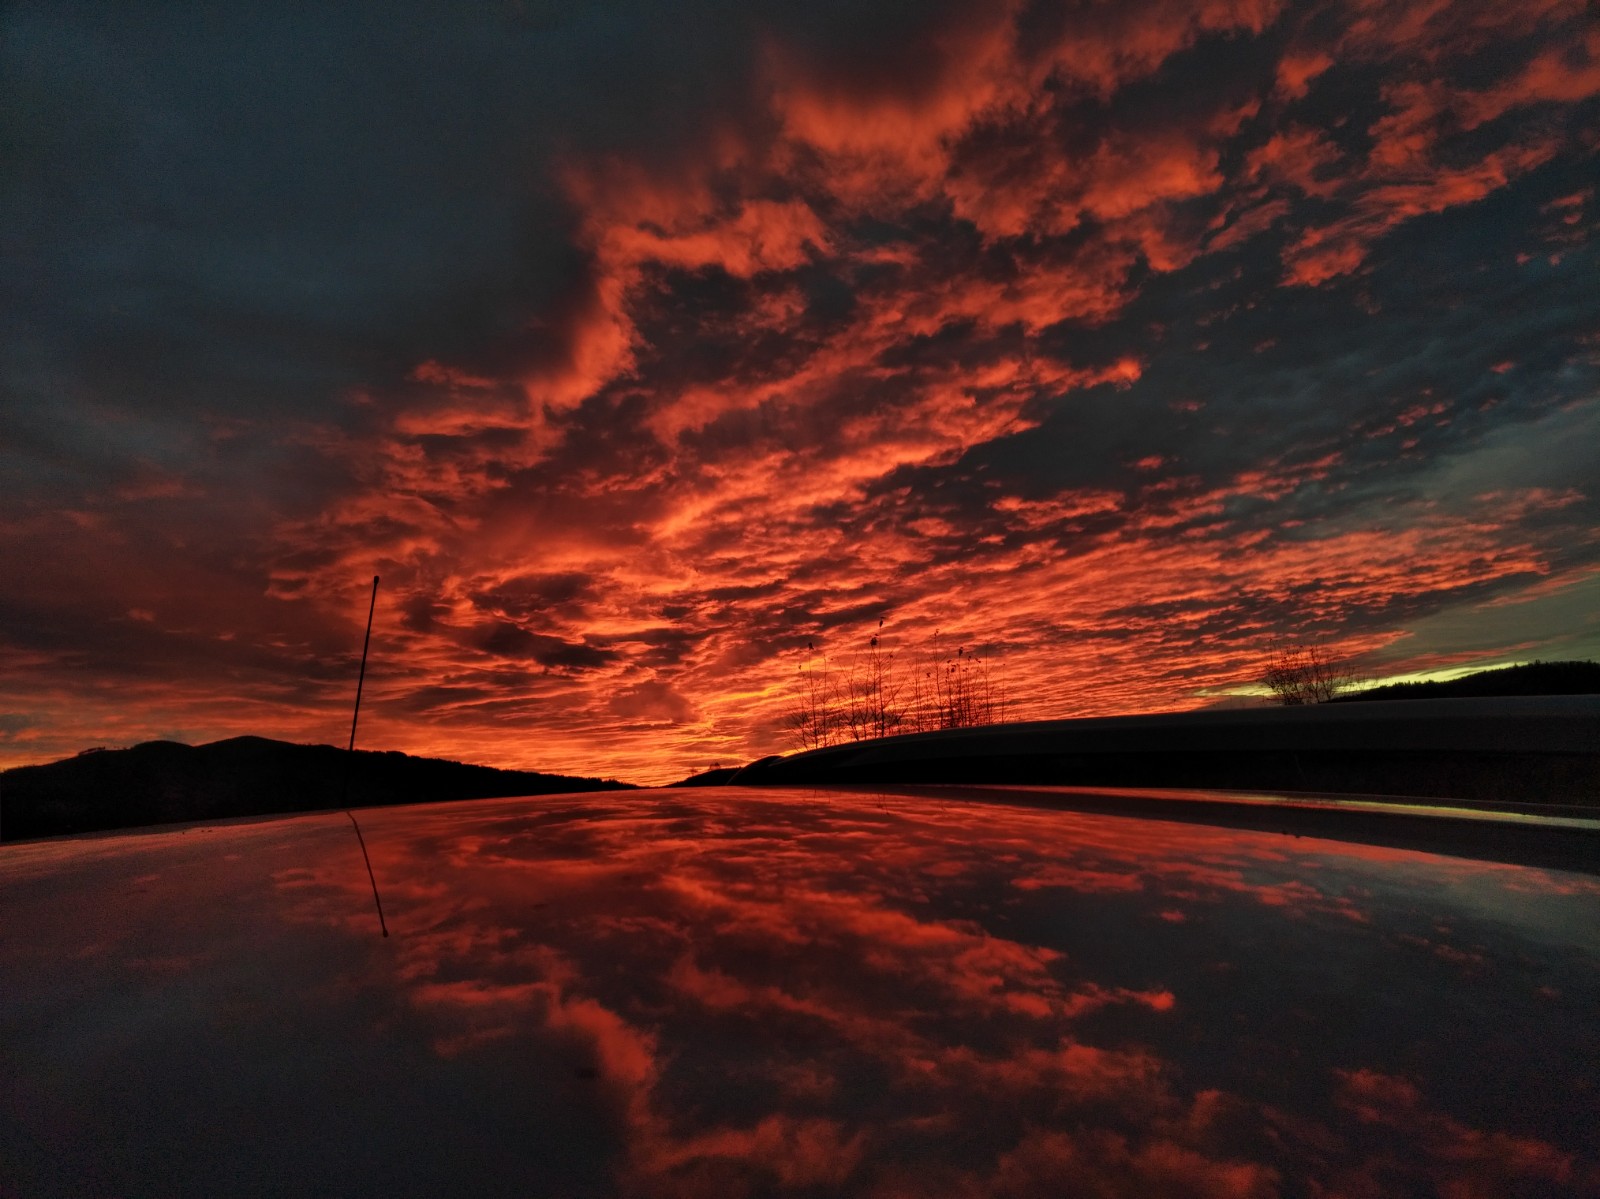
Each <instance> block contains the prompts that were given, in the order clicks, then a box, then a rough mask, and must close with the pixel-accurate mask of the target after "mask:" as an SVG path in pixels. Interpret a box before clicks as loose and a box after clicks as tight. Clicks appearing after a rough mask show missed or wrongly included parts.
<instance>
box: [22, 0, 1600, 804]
mask: <svg viewBox="0 0 1600 1199" xmlns="http://www.w3.org/2000/svg"><path fill="white" fill-rule="evenodd" d="M0 21H3V22H4V23H5V31H4V37H3V38H0V45H3V47H4V48H3V49H0V54H3V55H4V56H5V58H6V62H5V64H4V70H3V71H0V79H3V80H4V82H3V83H0V88H4V90H5V92H6V97H5V98H6V101H7V103H6V109H7V111H9V112H12V113H14V114H16V115H15V116H14V117H11V118H8V121H10V122H12V123H13V124H14V126H15V138H14V140H15V141H16V144H17V145H18V147H19V148H20V149H19V154H18V165H17V166H16V167H15V168H13V169H12V170H11V171H10V172H9V173H8V182H7V187H6V188H5V190H4V192H3V193H0V204H3V205H4V212H5V216H6V220H5V228H6V229H7V234H6V241H5V246H6V257H7V260H8V263H12V264H13V265H11V266H9V267H8V270H7V271H6V272H5V274H6V275H7V276H8V278H7V279H6V281H5V282H4V283H3V284H0V286H4V287H5V288H6V291H7V296H6V301H7V302H6V305H5V311H6V313H7V314H8V315H7V319H6V321H5V323H4V328H3V330H0V336H3V337H4V340H5V352H4V353H3V354H0V362H3V363H4V365H3V366H0V378H3V380H4V384H5V386H4V399H3V401H0V402H3V404H4V416H3V419H4V424H5V429H6V435H5V437H4V439H3V444H0V462H3V463H4V477H5V479H6V488H5V494H4V496H3V498H0V505H3V507H0V567H3V570H0V576H3V577H0V764H5V765H11V764H17V763H21V762H27V761H38V760H45V759H49V758H52V757H58V756H62V755H65V754H69V753H71V752H73V751H75V750H77V749H80V748H83V747H84V746H87V745H94V744H127V743H131V742H134V741H138V740H144V739H148V738H152V737H173V738H176V739H180V740H186V741H191V742H194V741H203V740H211V739H215V738H217V737H223V736H229V735H233V734H236V733H245V732H249V733H258V734H262V735H267V736H277V737H283V738H287V739H293V740H309V741H335V742H342V740H343V737H344V736H345V735H346V732H347V728H348V725H347V722H348V710H349V704H350V701H351V699H352V693H353V687H354V678H355V666H356V658H357V655H358V654H359V650H360V643H361V622H362V620H363V618H364V617H365V614H366V602H367V594H368V589H369V587H370V581H371V577H372V575H373V574H374V573H378V574H381V575H382V577H383V587H382V590H381V592H380V595H379V601H378V609H377V621H376V627H375V630H374V634H373V646H372V663H371V666H370V668H369V673H368V691H367V697H366V700H365V701H364V705H363V731H362V737H361V744H363V745H364V746H367V747H369V748H383V749H402V750H407V751H411V752H419V753H429V754H436V755H440V756H446V757H453V758H460V759H464V760H469V761H479V762H487V763H492V764H497V765H506V766H524V767H529V768H542V769H549V770H561V771H570V772H578V773H585V774H605V775H615V776H618V777H622V778H626V779H630V780H634V781H644V782H660V781H667V780H670V779H673V778H677V777H681V776H682V775H684V774H686V773H688V772H690V771H692V770H696V769H701V768H703V767H705V766H706V765H707V764H709V763H711V762H713V761H720V762H723V763H733V762H739V761H744V760H747V759H749V758H752V757H755V756H758V755H761V754H764V753H769V752H781V751H784V750H787V749H790V748H793V742H792V740H791V739H790V737H789V735H788V734H787V733H786V732H785V729H784V717H785V714H786V712H787V710H788V708H789V707H790V706H791V704H792V697H793V690H794V687H793V680H794V678H795V676H796V673H797V671H798V670H799V669H800V668H801V667H802V666H804V667H808V668H813V669H815V668H821V667H822V666H823V665H824V660H826V664H827V666H828V667H829V668H831V669H834V670H846V669H848V667H849V664H850V662H851V661H852V658H853V656H854V655H855V654H857V653H859V652H860V651H862V650H864V649H865V648H866V645H867V641H868V638H869V637H871V636H872V635H873V634H874V633H875V632H877V630H878V627H879V621H880V620H881V621H882V622H883V626H882V628H883V638H884V644H885V646H886V647H887V648H888V649H890V650H892V651H894V652H895V653H896V654H897V655H899V660H900V661H902V662H909V661H910V660H912V659H913V658H916V657H918V656H919V655H926V654H928V653H930V652H931V651H932V647H933V637H934V635H935V633H937V634H938V635H939V643H940V645H941V646H943V647H945V648H946V649H948V648H951V647H956V646H962V647H966V648H968V649H971V650H973V651H975V652H980V653H982V654H984V655H986V656H988V657H989V659H990V661H991V662H992V663H993V664H994V669H995V671H996V672H997V674H998V676H999V677H1001V678H1003V681H1004V686H1005V689H1006V692H1007V695H1008V700H1009V714H1010V715H1013V716H1016V717H1021V718H1026V717H1041V718H1042V717H1055V716H1068V715H1080V714H1081V715H1089V714H1097V715H1098V714H1112V713H1121V712H1138V711H1150V710H1161V709H1175V708H1184V707H1192V706H1197V705H1200V704H1205V703H1210V702H1215V701H1216V700H1217V699H1218V698H1219V697H1223V696H1226V695H1228V694H1230V693H1234V692H1238V691H1241V690H1244V689H1247V688H1248V687H1249V686H1250V685H1251V684H1252V683H1254V682H1255V680H1257V679H1258V678H1259V676H1260V674H1261V671H1262V667H1263V664H1264V662H1265V660H1266V658H1267V656H1268V655H1269V653H1270V652H1271V650H1272V647H1273V645H1274V643H1276V642H1280V641H1285V640H1287V641H1307V642H1313V643H1317V644H1321V645H1324V646H1326V647H1328V648H1329V649H1330V650H1331V651H1333V652H1337V653H1340V654H1346V655H1352V656H1357V657H1358V659H1359V664H1360V666H1361V668H1362V669H1364V670H1366V671H1367V672H1369V673H1371V674H1373V675H1378V676H1382V675H1391V674H1397V673H1403V672H1407V671H1415V670H1425V669H1431V668H1438V667H1443V666H1450V665H1457V664H1473V663H1483V664H1489V663H1495V662H1505V661H1514V660H1527V659H1529V658H1534V657H1544V658H1558V657H1575V656H1576V657H1587V656H1594V655H1595V654H1596V653H1597V651H1600V626H1597V624H1596V619H1595V615H1594V614H1595V612H1596V611H1597V610H1600V602H1597V601H1600V573H1597V572H1600V536H1597V533H1600V497H1597V496H1596V494H1595V491H1596V489H1595V486H1594V478H1593V476H1594V452H1593V448H1592V447H1593V446H1594V445H1595V444H1596V443H1597V441H1600V405H1597V404H1596V395H1597V388H1596V382H1597V379H1600V370H1597V366H1600V315H1597V314H1600V285H1597V283H1596V280H1597V279H1600V271H1597V270H1596V262H1595V258H1596V253H1595V237H1594V231H1595V227H1596V217H1597V212H1600V207H1597V200H1596V192H1595V183H1594V180H1595V178H1596V177H1597V172H1596V153H1597V146H1600V99H1597V95H1600V26H1597V25H1596V23H1595V20H1594V17H1593V13H1592V10H1590V9H1588V8H1586V6H1585V5H1584V4H1582V3H1579V2H1576V0H1568V2H1548V0H1535V2H1530V3H1525V4H1511V3H1502V2H1484V3H1455V4H1442V3H1437V2H1433V0H1408V2H1393V3H1391V2H1383V0H1348V2H1345V3H1322V4H1288V3H1273V2H1271V0H1238V2H1236V3H1228V2H1220V0H1213V2H1202V3H1179V2H1176V0H1156V2H1151V3H1121V2H1119V3H1103V4H1095V3H1082V4H1055V5H1051V4H1032V5H1024V4H1017V3H1011V4H981V5H980V4H973V3H943V4H914V5H913V4H905V5H886V6H877V7H873V8H871V9H869V10H865V11H863V10H861V9H860V8H859V6H856V5H844V4H840V5H838V6H836V7H834V8H829V7H826V6H824V7H820V8H812V7H811V6H807V11H806V14H805V15H799V14H798V13H797V12H796V11H795V9H794V6H788V5H774V6H770V7H769V6H763V5H759V4H758V5H754V6H751V7H748V8H747V9H744V10H742V11H741V12H740V14H739V15H738V16H737V17H730V16H728V15H727V14H726V13H723V12H722V11H721V10H713V9H712V8H710V7H704V8H702V7H698V6H693V5H690V6H688V7H684V8H681V9H674V11H673V12H671V13H665V12H660V11H657V6H651V5H644V6H639V7H637V8H631V7H628V6H623V5H609V4H608V5H605V6H596V7H584V6H582V5H575V6H571V5H563V6H562V7H560V8H559V9H556V8H549V9H545V8H542V7H540V6H537V5H524V6H508V7H507V8H505V9H504V10H497V11H495V12H493V13H485V14H480V15H478V16H473V17H467V16H463V15H461V14H460V13H445V12H432V11H430V10H426V9H424V8H420V7H419V8H417V9H414V10H408V11H407V12H406V14H405V15H404V16H403V17H401V16H400V15H399V13H398V12H397V10H395V9H393V8H392V7H389V6H378V7H372V8H367V7H362V6H359V5H351V6H348V7H339V8H337V9H333V10H330V11H327V12H321V13H318V14H314V15H307V14H300V15H296V16H291V15H284V14H279V15H263V14H262V13H261V12H259V11H256V10H255V9H253V8H252V7H250V6H239V7H238V8H237V9H233V10H229V9H227V8H222V9H207V10H206V13H205V14H204V15H203V17H202V16H201V15H198V14H197V13H196V12H194V11H191V10H188V9H184V8H180V7H177V6H172V7H160V6H157V7H154V8H150V9H148V10H144V9H141V12H140V13H139V14H137V15H114V16H111V17H107V16H106V15H105V14H104V13H100V12H98V11H91V10H89V9H83V10H79V9H76V8H74V7H73V6H71V5H61V4H49V5H29V4H21V5H14V6H9V7H8V9H7V11H6V14H5V15H4V16H3V17H0Z"/></svg>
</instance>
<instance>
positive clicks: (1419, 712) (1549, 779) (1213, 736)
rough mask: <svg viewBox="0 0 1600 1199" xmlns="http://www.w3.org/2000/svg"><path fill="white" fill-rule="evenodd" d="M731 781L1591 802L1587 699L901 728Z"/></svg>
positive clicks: (1594, 728) (1595, 720) (1594, 790)
mask: <svg viewBox="0 0 1600 1199" xmlns="http://www.w3.org/2000/svg"><path fill="white" fill-rule="evenodd" d="M729 781H730V782H731V783H732V784H734V785H736V786H753V787H767V786H806V787H809V786H859V785H863V784H865V785H878V784H919V785H920V784H925V783H969V784H983V783H997V784H1026V785H1044V786H1071V787H1179V788H1192V787H1203V788H1215V789H1221V790H1239V791H1315V792H1333V793H1338V794H1364V795H1413V796H1435V797H1439V798H1446V799H1457V800H1474V801H1479V802H1483V803H1488V804H1492V805H1495V806H1502V807H1503V806H1508V805H1509V806H1511V807H1512V808H1513V809H1514V808H1515V807H1516V806H1517V805H1526V804H1571V805H1578V806H1582V807H1586V808H1597V807H1600V696H1587V695H1542V696H1490V697H1484V698H1480V697H1467V698H1461V699H1429V700H1417V701H1412V700H1405V701H1391V702H1389V703H1381V702H1380V703H1370V704H1306V705H1302V706H1298V707H1281V708H1280V707H1263V708H1238V709H1231V710H1226V709H1211V710H1206V711H1198V712H1167V713H1157V714H1152V715H1148V716H1099V717H1090V718H1086V719H1079V720H1041V721H1025V722H1017V723H1014V724H992V725H980V726H977V727H973V728H962V729H942V730H940V731H939V732H933V733H906V734H902V735H900V736H897V737H883V738H878V739H876V740H871V741H854V742H846V743H843V744H840V745H830V746H827V747H825V748H823V749H812V750H807V751H805V752H804V753H798V754H792V755H789V756H787V757H782V758H763V759H762V760H761V761H759V762H752V763H750V764H749V765H748V766H745V767H744V768H743V769H741V770H740V771H739V772H738V773H737V774H736V775H734V776H733V778H732V779H731V780H729Z"/></svg>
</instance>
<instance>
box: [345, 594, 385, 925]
mask: <svg viewBox="0 0 1600 1199" xmlns="http://www.w3.org/2000/svg"><path fill="white" fill-rule="evenodd" d="M377 610H378V576H377V575H373V576H372V602H371V603H370V604H368V605H367V635H366V637H365V638H363V639H362V642H361V673H360V674H359V675H358V676H357V677H356V710H355V711H354V712H353V713H351V715H350V752H349V754H348V755H347V756H346V757H345V760H344V802H345V803H348V802H349V801H350V763H351V762H352V761H354V760H355V756H356V721H358V720H360V719H361V688H362V687H363V686H364V685H365V684H366V681H367V647H368V646H370V645H371V644H372V614H373V613H374V612H376V611H377ZM344 814H345V815H346V816H348V817H350V823H351V824H352V825H353V826H354V827H355V830H356V840H357V841H359V842H360V843H361V860H362V861H363V862H365V863H366V864H367V881H368V882H369V883H371V884H372V902H373V903H374V904H375V905H376V906H377V909H378V927H379V928H381V929H382V930H383V935H384V936H386V937H387V936H388V935H389V925H388V922H387V921H385V920H384V918H383V900H381V899H379V898H378V880H377V878H376V877H374V875H373V873H372V859H371V858H369V857H368V856H367V839H366V838H365V837H363V836H362V835H361V826H360V825H359V824H356V817H355V813H354V812H352V811H350V809H349V808H345V812H344Z"/></svg>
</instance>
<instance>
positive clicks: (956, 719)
mask: <svg viewBox="0 0 1600 1199" xmlns="http://www.w3.org/2000/svg"><path fill="white" fill-rule="evenodd" d="M807 648H808V649H809V650H810V651H811V652H812V653H813V654H815V652H816V646H815V645H814V644H812V645H808V646H807ZM917 657H918V660H917V661H915V662H913V663H912V664H911V665H910V666H909V668H908V667H907V666H906V663H905V662H904V661H903V660H902V659H901V658H900V657H899V656H898V655H896V654H895V653H894V652H893V651H891V650H889V649H888V648H887V647H886V646H885V644H884V637H883V622H882V621H881V620H880V621H879V622H878V631H877V632H876V633H875V634H874V635H873V636H872V637H871V638H870V639H869V640H868V642H867V648H866V650H864V651H862V652H860V653H857V654H856V655H855V657H854V659H853V660H852V662H851V666H850V672H849V674H848V675H847V676H845V677H844V679H843V680H842V681H841V680H840V679H839V678H838V677H837V676H836V675H835V674H834V672H832V671H831V670H830V669H829V666H828V659H827V656H826V655H823V656H822V657H821V661H820V665H818V664H817V662H816V660H815V659H813V660H811V661H809V662H807V663H806V664H805V665H802V666H801V667H800V668H799V670H798V671H797V673H796V678H795V682H796V686H795V698H794V706H793V707H792V708H791V709H790V712H789V717H788V721H787V723H788V726H789V731H790V732H791V733H792V734H793V735H794V737H795V739H796V740H797V741H798V742H799V743H800V747H801V748H802V749H819V748H821V747H822V746H825V745H833V744H836V743H837V742H840V741H846V740H849V741H865V740H868V739H869V738H873V737H887V736H890V735H891V734H893V733H903V732H913V733H920V732H929V731H932V730H934V729H953V728H966V727H969V726H972V725H980V724H993V723H995V722H996V721H998V720H1002V719H1004V715H1005V706H1006V701H1005V688H1004V687H1003V686H1002V685H1001V683H1000V681H999V679H998V677H997V671H996V669H995V667H994V665H993V660H992V659H991V658H989V657H985V656H982V655H979V654H974V653H972V652H970V651H969V650H968V649H967V648H966V646H958V647H957V648H956V650H955V652H954V653H953V654H952V653H950V652H949V651H948V650H943V649H942V648H941V646H940V635H939V634H938V633H935V634H934V635H933V640H932V645H931V648H929V649H926V650H924V651H923V652H922V653H921V654H919V655H917Z"/></svg>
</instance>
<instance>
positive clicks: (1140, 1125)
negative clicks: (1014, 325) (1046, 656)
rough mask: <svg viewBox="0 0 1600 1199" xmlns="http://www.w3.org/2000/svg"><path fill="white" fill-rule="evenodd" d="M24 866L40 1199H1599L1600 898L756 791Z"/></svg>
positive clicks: (1, 903)
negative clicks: (844, 1197)
mask: <svg viewBox="0 0 1600 1199" xmlns="http://www.w3.org/2000/svg"><path fill="white" fill-rule="evenodd" d="M360 819H361V825H362V829H363V831H364V832H365V835H366V840H367V845H368V848H369V849H370V851H371V856H372V864H373V869H374V871H375V873H376V877H377V881H378V884H379V886H380V888H381V890H382V896H383V903H384V909H385V913H386V915H387V917H388V921H389V927H390V929H391V931H392V933H393V935H392V936H391V937H390V938H389V939H388V940H384V939H382V938H381V937H380V936H379V934H378V924H377V917H376V915H375V913H374V911H373V907H372V895H371V891H370V889H369V886H368V882H367V876H366V872H365V870H364V868H363V866H362V862H361V857H360V849H359V847H358V845H357V843H356V840H355V837H354V834H353V832H352V830H351V828H350V825H349V822H348V820H346V818H345V817H344V816H343V815H341V814H336V813H335V814H324V815H315V816H306V817H300V818H294V819H288V820H281V821H273V822H266V823H256V824H236V825H231V826H224V827H218V828H210V829H191V830H186V831H166V832H155V833H148V834H143V835H134V836H121V837H105V838H82V839H75V840H69V841H60V842H49V843H36V844H24V845H18V846H8V847H7V848H6V849H5V850H4V852H3V853H0V913H3V926H0V1045H3V1047H4V1048H3V1053H4V1068H3V1071H0V1097H3V1103H4V1107H3V1110H0V1117H3V1119H0V1193H6V1194H9V1193H13V1192H15V1193H17V1194H22V1195H36V1194H44V1195H50V1194H87V1193H104V1194H110V1193H119V1194H192V1195H219V1194H296V1193H299V1194H306V1193H318V1194H356V1193H374V1194H376V1193H382V1194H393V1195H407V1194H439V1193H457V1194H506V1195H513V1194H514V1195H529V1194H559V1195H568V1194H570V1195H591V1194H593V1195H611V1194H618V1195H635V1194H637V1195H706V1196H713V1195H715V1196H723V1195H764V1194H797V1195H814V1194H834V1193H845V1194H861V1195H873V1196H900V1195H905V1196H910V1195H957V1196H1001V1195H1033V1194H1069V1193H1070V1194H1090V1195H1130V1196H1132V1195H1148V1194H1181V1195H1228V1196H1258V1195H1259V1196H1268V1195H1279V1194H1281V1195H1411V1194H1436V1193H1437V1194H1449V1195H1460V1196H1474V1195H1485V1196H1488V1195H1516V1194H1526V1195H1548V1194H1600V1163H1597V1155H1596V1149H1595V1140H1594V1129H1595V1128H1596V1127H1600V1082H1597V1078H1596V1066H1595V1063H1597V1062H1600V1030H1597V1022H1596V1020H1595V1012H1596V1011H1597V1010H1600V880H1596V879H1595V878H1593V877H1591V876H1588V875H1583V874H1576V873H1566V872H1562V871H1558V870H1538V869H1529V868H1524V867H1518V866H1510V865H1502V864H1495V863H1487V862H1476V861H1467V860H1462V859H1453V858H1447V857H1440V856H1434V855H1430V854H1426V853H1417V852H1409V851H1401V850H1392V849H1382V848H1376V847H1373V846H1368V845H1353V844H1345V843H1340V842H1337V841H1332V840H1318V839H1313V838H1310V837H1298V838H1297V837H1292V836H1285V835H1282V834H1276V833H1269V832H1257V831H1244V830H1238V829H1227V828H1210V827H1205V826H1201V825H1195V824H1180V823H1170V822H1164V821H1156V820H1147V819H1131V818H1126V817H1117V816H1109V815H1103V814H1084V813H1075V812H1061V811H1046V810H1039V809H1036V808H1033V809H1030V808H1026V807H1011V806H1005V805H997V804H993V803H983V804H971V803H964V802H960V801H959V800H958V799H957V798H955V797H954V796H953V797H952V798H950V799H948V800H943V799H937V798H917V797H910V796H887V795H882V796H880V795H876V794H873V793H871V792H869V791H861V792H857V793H851V794H840V793H809V792H799V791H793V790H790V791H760V790H742V789H715V790H705V791H655V792H638V793H626V794H607V795H587V796H577V797H570V798H565V797H562V798H549V797H545V798H540V799H534V800H495V801H487V802H481V803H469V804H454V805H448V806H439V807H429V808H399V809H389V810H381V811H367V812H362V813H361V814H360Z"/></svg>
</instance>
